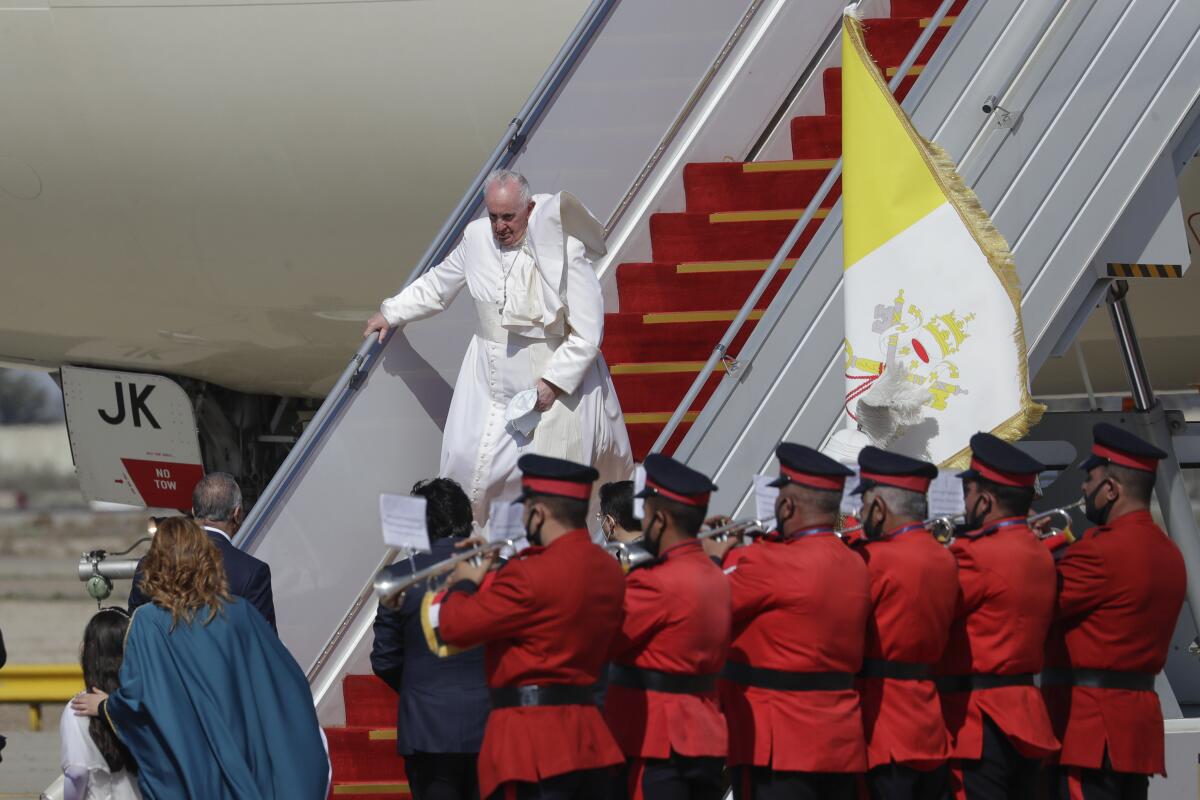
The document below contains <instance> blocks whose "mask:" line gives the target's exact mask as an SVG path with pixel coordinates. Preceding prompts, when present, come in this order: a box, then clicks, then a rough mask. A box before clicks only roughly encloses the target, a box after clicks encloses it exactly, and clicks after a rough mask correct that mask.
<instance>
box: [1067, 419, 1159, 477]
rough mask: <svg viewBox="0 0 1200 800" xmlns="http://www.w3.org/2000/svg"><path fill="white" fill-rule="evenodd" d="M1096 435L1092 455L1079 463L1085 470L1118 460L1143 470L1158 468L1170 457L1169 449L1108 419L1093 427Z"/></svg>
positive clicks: (1117, 463) (1118, 462) (1093, 434)
mask: <svg viewBox="0 0 1200 800" xmlns="http://www.w3.org/2000/svg"><path fill="white" fill-rule="evenodd" d="M1092 439H1093V440H1094V443H1093V444H1092V455H1091V456H1090V457H1088V459H1087V460H1086V461H1084V462H1083V463H1082V464H1080V465H1079V466H1080V468H1082V469H1083V470H1084V471H1088V470H1092V469H1095V468H1096V467H1099V466H1101V465H1102V464H1116V465H1117V466H1119V467H1128V468H1129V469H1138V470H1141V471H1143V472H1155V471H1156V470H1157V469H1158V462H1159V461H1160V460H1162V459H1164V458H1166V457H1167V454H1166V453H1164V452H1163V451H1162V450H1160V449H1158V448H1157V447H1155V446H1154V445H1152V444H1150V443H1149V442H1147V441H1146V440H1145V439H1142V438H1140V437H1138V436H1134V435H1133V434H1132V433H1130V432H1129V431H1126V430H1122V429H1121V428H1118V427H1117V426H1116V425H1110V424H1109V423H1107V422H1101V423H1099V424H1098V425H1096V427H1094V428H1092Z"/></svg>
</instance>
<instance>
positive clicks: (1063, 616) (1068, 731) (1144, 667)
mask: <svg viewBox="0 0 1200 800" xmlns="http://www.w3.org/2000/svg"><path fill="white" fill-rule="evenodd" d="M1186 581H1187V576H1186V573H1185V570H1184V565H1183V557H1182V556H1181V555H1180V554H1179V550H1178V548H1176V546H1175V543H1174V542H1172V541H1171V540H1170V539H1168V538H1167V536H1166V534H1164V533H1163V532H1162V530H1161V529H1160V528H1159V527H1158V526H1157V525H1155V524H1154V521H1153V520H1152V519H1151V518H1150V512H1149V511H1135V512H1133V513H1131V514H1125V515H1124V516H1121V517H1118V518H1117V519H1114V520H1111V521H1110V522H1109V524H1108V525H1106V526H1104V527H1100V528H1092V529H1091V530H1089V531H1087V532H1086V533H1084V534H1083V536H1082V538H1080V539H1079V541H1077V542H1075V543H1074V544H1072V545H1071V546H1070V547H1068V548H1067V549H1066V552H1065V553H1064V554H1063V556H1062V558H1060V559H1059V561H1058V607H1057V609H1056V613H1055V617H1056V622H1055V625H1054V627H1053V628H1052V629H1051V632H1050V640H1049V642H1048V644H1047V648H1046V665H1047V666H1049V667H1059V668H1071V667H1078V668H1083V669H1107V670H1119V671H1122V672H1144V673H1156V672H1159V671H1160V670H1162V668H1163V664H1164V663H1166V660H1167V650H1168V648H1169V647H1170V644H1171V635H1172V633H1173V632H1174V630H1175V623H1176V621H1177V620H1178V618H1179V610H1180V608H1181V607H1182V605H1183V599H1184V592H1185V590H1186ZM1043 691H1044V692H1045V695H1046V702H1047V706H1048V707H1049V709H1050V716H1051V719H1052V720H1053V722H1054V731H1055V733H1057V734H1058V736H1059V738H1060V739H1062V743H1063V749H1062V755H1061V756H1060V761H1061V763H1063V764H1066V765H1069V766H1076V767H1090V768H1093V769H1095V768H1097V767H1100V766H1101V764H1102V762H1103V759H1104V750H1105V747H1107V748H1108V757H1109V760H1110V761H1111V762H1112V766H1113V769H1114V770H1116V771H1118V772H1137V773H1142V774H1146V775H1149V774H1153V773H1160V774H1164V775H1165V774H1166V772H1165V768H1164V763H1163V721H1162V709H1161V707H1160V705H1159V701H1158V695H1156V694H1154V693H1153V692H1135V691H1128V690H1123V689H1092V688H1087V687H1080V686H1076V687H1067V686H1047V687H1046V688H1045V689H1044V690H1043Z"/></svg>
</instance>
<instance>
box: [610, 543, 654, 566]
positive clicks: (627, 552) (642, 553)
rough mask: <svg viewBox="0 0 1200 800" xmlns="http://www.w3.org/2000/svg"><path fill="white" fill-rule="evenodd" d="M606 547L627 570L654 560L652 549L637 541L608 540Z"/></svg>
mask: <svg viewBox="0 0 1200 800" xmlns="http://www.w3.org/2000/svg"><path fill="white" fill-rule="evenodd" d="M604 549H605V550H607V551H608V554H609V555H610V556H612V557H613V558H615V559H617V561H619V562H620V564H621V567H622V568H623V569H624V570H625V571H626V572H629V570H631V569H633V568H634V567H640V566H641V565H642V564H645V563H646V562H648V561H653V560H654V556H653V555H651V554H650V551H649V550H647V549H646V548H645V547H643V546H642V545H640V544H638V543H637V542H606V543H605V545H604Z"/></svg>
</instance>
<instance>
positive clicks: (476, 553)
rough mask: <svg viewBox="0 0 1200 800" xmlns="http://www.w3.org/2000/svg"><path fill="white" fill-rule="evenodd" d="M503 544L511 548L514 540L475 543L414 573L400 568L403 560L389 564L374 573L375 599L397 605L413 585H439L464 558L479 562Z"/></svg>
mask: <svg viewBox="0 0 1200 800" xmlns="http://www.w3.org/2000/svg"><path fill="white" fill-rule="evenodd" d="M506 547H511V548H513V549H515V547H516V546H515V542H514V540H512V539H500V540H498V541H495V542H488V543H487V544H480V545H476V546H475V547H472V548H470V549H469V550H464V551H463V552H461V553H455V554H454V555H452V556H450V557H449V558H447V559H444V560H442V561H439V562H437V563H436V564H430V565H429V566H428V567H425V568H424V569H419V570H417V571H416V572H411V571H410V572H405V571H404V570H405V567H406V566H407V565H406V564H405V563H404V562H403V561H400V562H397V563H395V564H389V565H388V566H386V567H384V568H383V569H381V570H379V573H378V574H376V576H375V582H374V591H375V596H376V597H378V598H379V603H380V605H382V606H384V607H386V608H391V609H396V608H399V607H400V604H401V603H403V602H404V597H405V595H407V594H408V593H409V592H410V591H412V589H414V588H415V587H418V586H421V587H424V588H434V587H437V588H440V586H441V584H442V583H443V582H444V581H445V580H446V578H448V577H449V576H450V573H451V572H453V571H454V568H455V567H457V566H458V565H459V564H461V563H463V562H464V561H471V562H474V563H477V564H478V563H481V562H482V561H483V559H485V558H488V557H491V556H497V555H499V554H500V552H501V551H502V550H504V549H505V548H506ZM494 568H495V567H493V569H494Z"/></svg>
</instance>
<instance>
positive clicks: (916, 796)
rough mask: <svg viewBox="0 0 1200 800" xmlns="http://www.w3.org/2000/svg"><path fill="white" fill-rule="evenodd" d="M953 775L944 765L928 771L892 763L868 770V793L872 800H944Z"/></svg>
mask: <svg viewBox="0 0 1200 800" xmlns="http://www.w3.org/2000/svg"><path fill="white" fill-rule="evenodd" d="M949 774H950V769H949V767H947V766H946V765H944V764H943V765H942V766H940V767H938V768H937V769H932V770H929V771H928V772H922V771H921V770H916V769H913V768H912V767H906V766H904V765H903V764H888V765H887V766H884V767H875V768H874V769H871V770H868V771H867V791H868V792H869V793H870V795H871V800H941V798H943V797H945V796H946V779H947V778H948V776H949Z"/></svg>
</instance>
